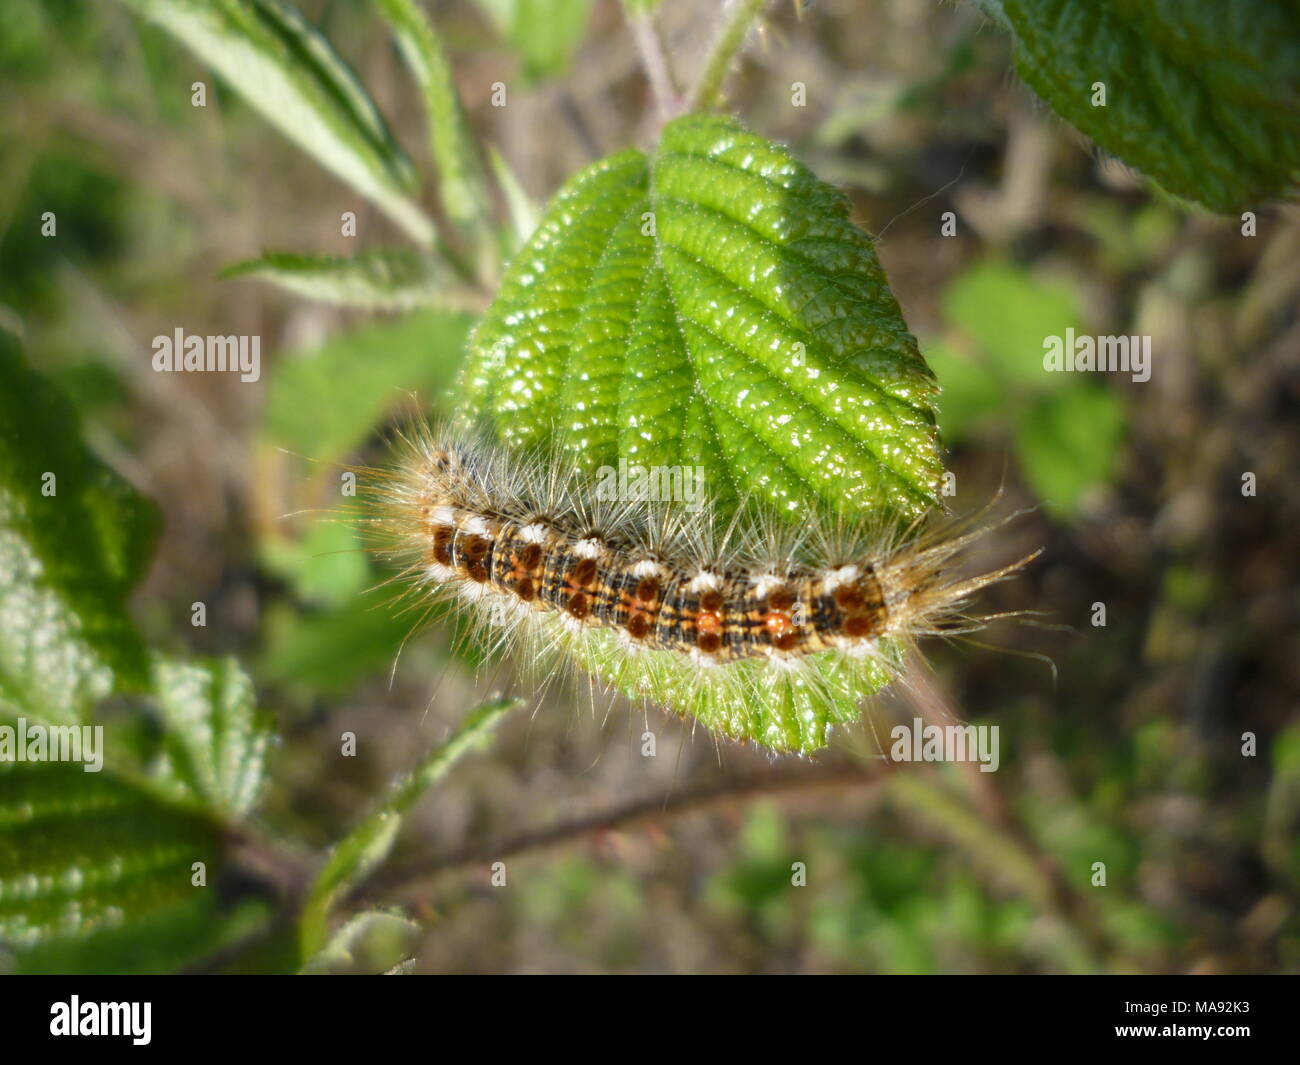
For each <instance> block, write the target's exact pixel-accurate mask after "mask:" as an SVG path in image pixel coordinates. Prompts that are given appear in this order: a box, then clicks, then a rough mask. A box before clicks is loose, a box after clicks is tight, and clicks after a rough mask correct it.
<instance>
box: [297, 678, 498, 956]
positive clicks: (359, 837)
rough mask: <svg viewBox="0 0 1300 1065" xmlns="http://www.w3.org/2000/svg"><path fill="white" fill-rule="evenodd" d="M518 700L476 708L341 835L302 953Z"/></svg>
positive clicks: (316, 943) (308, 913)
mask: <svg viewBox="0 0 1300 1065" xmlns="http://www.w3.org/2000/svg"><path fill="white" fill-rule="evenodd" d="M521 703H522V700H520V699H506V698H498V699H494V700H493V701H491V702H488V703H485V704H483V705H482V706H480V707H478V708H477V709H475V710H472V711H471V712H470V713H469V714H468V715H467V716H466V718H465V720H464V721H463V722H462V723H461V724H460V726H459V727H458V728H457V729H456V731H455V732H454V733H453V734H452V736H451V738H450V739H448V740H447V742H446V743H444V744H442V745H441V746H439V747H436V748H435V749H434V750H433V751H432V752H431V753H429V754H428V755H426V756H425V757H424V758H423V759H422V760H421V761H420V764H419V765H417V766H416V767H415V769H414V770H412V771H411V772H410V773H409V774H407V775H406V776H405V777H403V778H402V779H401V780H399V781H397V782H396V783H395V784H394V785H393V787H392V788H391V789H390V790H389V794H388V798H387V799H385V800H384V802H383V804H382V805H381V806H380V807H379V808H378V809H376V810H375V811H373V812H372V813H371V814H369V815H368V816H367V817H366V818H365V819H364V820H362V821H361V823H360V824H358V825H357V826H356V827H355V828H353V829H352V831H350V832H349V833H348V834H347V835H346V836H344V837H343V839H341V840H340V841H339V842H338V844H337V845H336V846H335V847H334V850H333V851H332V852H331V853H330V856H329V859H328V860H327V861H326V862H325V866H324V868H322V869H321V871H320V873H319V875H318V876H317V878H316V882H315V884H314V885H313V886H312V890H311V893H310V895H309V896H308V900H307V904H306V906H305V907H304V908H303V917H302V925H301V929H302V935H301V941H302V953H303V956H304V957H312V956H313V955H315V954H316V953H317V952H318V951H319V950H320V949H321V948H322V946H323V945H324V944H325V940H326V934H327V931H328V927H329V918H330V912H331V910H332V908H333V906H334V904H335V903H336V902H337V901H338V900H339V899H340V898H341V897H342V896H343V895H344V894H345V893H346V892H347V891H348V889H349V888H351V887H352V886H353V885H354V884H356V883H358V882H359V881H360V880H361V878H362V877H364V876H365V875H366V874H367V873H368V872H370V870H372V869H374V868H375V867H376V866H377V865H378V864H379V863H380V862H382V861H383V860H384V858H385V857H386V856H387V854H388V851H389V850H390V849H391V847H392V845H393V840H394V839H396V838H397V831H398V829H399V828H401V825H402V818H403V816H405V814H406V813H407V811H409V810H410V809H411V807H412V806H414V805H415V804H416V802H418V801H419V800H420V798H421V797H422V796H423V795H424V794H425V793H426V792H427V791H428V790H429V789H430V788H431V787H433V785H434V784H436V783H437V782H438V781H440V780H441V779H442V778H443V777H444V776H446V774H447V772H448V771H449V770H450V769H451V767H452V766H454V765H455V764H456V763H457V762H459V761H460V760H461V759H462V758H463V757H464V756H465V755H466V754H468V753H469V752H470V751H472V750H474V749H476V748H479V747H481V746H483V744H484V743H486V742H487V740H488V738H489V737H490V736H491V735H492V732H493V731H494V730H495V729H496V727H497V725H499V724H500V723H501V721H502V719H503V718H504V717H505V716H506V714H508V713H509V712H510V711H511V710H514V709H516V708H517V707H518V706H520V705H521Z"/></svg>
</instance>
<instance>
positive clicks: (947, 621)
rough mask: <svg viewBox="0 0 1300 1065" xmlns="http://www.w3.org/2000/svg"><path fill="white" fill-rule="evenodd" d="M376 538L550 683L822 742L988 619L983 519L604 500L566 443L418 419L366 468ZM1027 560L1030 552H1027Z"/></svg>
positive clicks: (407, 578) (734, 729)
mask: <svg viewBox="0 0 1300 1065" xmlns="http://www.w3.org/2000/svg"><path fill="white" fill-rule="evenodd" d="M360 473H361V481H360V484H361V485H364V486H365V488H366V491H365V493H364V497H365V498H363V506H365V507H366V511H365V517H364V519H363V520H364V522H365V525H366V527H367V528H368V529H369V532H370V534H371V535H370V536H369V538H368V539H369V540H370V541H371V547H372V549H373V550H375V551H377V552H378V553H379V554H380V555H382V556H384V557H385V558H387V559H388V560H389V562H390V563H391V564H392V565H393V566H394V568H395V576H394V578H393V579H394V580H395V581H396V582H397V583H399V584H400V585H401V586H403V587H404V589H405V594H406V595H407V596H410V597H413V599H414V601H415V605H417V606H422V605H426V604H427V605H432V604H434V603H437V602H439V601H443V600H453V601H456V602H458V603H460V604H462V605H464V606H465V607H467V608H468V609H469V610H470V611H471V612H472V615H473V617H474V618H475V619H476V620H477V622H478V623H479V625H480V627H481V630H482V635H483V636H484V637H485V638H486V640H487V642H488V643H489V644H495V645H496V646H497V647H498V648H505V649H514V650H517V651H518V652H519V653H520V654H521V655H522V657H523V658H524V660H525V661H527V662H528V663H530V664H532V665H533V666H534V667H535V668H536V669H537V670H538V672H539V674H540V675H541V676H542V677H543V678H546V677H550V676H552V675H554V674H556V673H558V672H562V671H563V670H564V669H565V668H568V667H576V668H578V669H581V670H584V671H585V672H587V673H588V674H590V675H591V676H592V677H593V678H594V679H595V680H596V681H597V682H598V683H600V684H602V685H603V686H605V687H607V688H609V689H613V690H616V691H619V692H621V693H623V694H624V695H626V696H628V697H629V698H631V699H633V700H636V701H643V702H646V703H656V704H659V705H661V706H663V707H664V708H666V709H668V710H670V711H672V712H676V713H679V714H690V715H692V716H694V717H695V718H696V719H698V720H699V721H700V722H701V723H702V724H704V725H705V726H707V727H708V728H710V729H712V730H714V731H715V732H718V733H720V734H722V735H725V736H728V737H731V738H734V739H746V740H753V741H755V742H758V743H760V744H762V745H763V746H766V747H768V748H770V749H772V750H774V751H798V752H803V753H807V752H811V751H814V750H816V749H818V748H820V747H823V746H825V745H826V743H827V742H828V740H829V735H830V731H831V729H832V728H833V727H834V725H836V724H837V723H845V722H848V721H851V720H855V719H856V718H857V717H858V716H859V715H860V712H861V710H860V704H861V702H862V700H863V699H864V698H865V697H866V696H869V695H871V694H873V693H875V692H876V691H878V690H879V689H880V688H882V687H884V686H885V685H886V684H887V683H889V682H890V680H891V679H892V678H894V677H895V676H896V675H897V674H898V672H899V669H900V667H901V662H902V650H903V648H904V647H906V646H907V645H908V644H909V643H910V642H912V641H914V640H917V639H918V638H922V637H927V636H951V635H955V634H959V633H963V632H969V631H973V630H974V629H976V628H978V627H980V626H981V625H982V624H983V620H984V619H981V618H979V617H976V616H972V615H970V614H969V613H967V612H966V604H967V602H968V600H969V598H970V597H971V595H972V594H973V593H975V592H976V591H978V590H979V589H980V588H982V587H984V586H986V585H988V584H991V583H993V582H994V581H998V580H1001V579H1003V578H1004V577H1006V576H1007V575H1009V574H1010V573H1012V572H1013V571H1015V570H1016V569H1017V568H1019V566H1021V565H1023V563H1024V562H1026V561H1028V560H1027V559H1025V560H1021V561H1020V562H1017V563H1014V564H1012V565H1010V566H1006V567H1003V568H1001V569H997V570H995V571H992V572H988V573H983V574H980V575H977V576H974V577H962V576H958V575H956V574H955V572H954V571H953V567H952V563H953V562H954V559H955V558H956V556H958V554H959V553H960V552H961V551H962V549H963V548H964V547H966V545H967V544H969V543H970V542H971V541H972V540H974V539H975V538H976V537H978V536H980V535H981V534H982V533H983V532H984V531H985V530H984V529H981V528H975V527H968V526H963V524H962V523H956V524H939V525H934V526H931V527H929V528H926V529H919V530H918V529H913V530H910V531H909V532H904V533H899V532H896V531H891V530H890V529H889V528H887V527H882V526H880V525H878V524H877V525H875V526H873V525H872V523H870V522H869V521H862V520H858V521H854V520H851V519H846V518H844V517H842V516H834V517H831V518H827V517H826V516H825V515H823V514H821V513H820V512H816V511H810V513H809V514H808V515H807V516H806V517H805V520H802V521H800V522H798V523H794V524H792V523H791V522H790V521H789V520H788V518H787V519H778V518H777V517H776V516H775V515H773V514H770V513H767V512H765V511H764V510H763V509H762V508H761V507H741V508H740V509H739V510H737V511H736V512H735V515H734V516H733V517H732V518H731V519H730V520H729V521H726V522H723V523H721V524H719V522H718V520H717V515H715V513H714V508H713V507H712V506H709V505H704V506H699V507H692V506H690V505H686V504H683V503H680V502H653V501H649V500H644V499H640V498H625V499H608V498H602V496H601V495H600V493H598V492H595V491H594V490H593V480H592V479H591V478H589V477H588V476H587V475H586V474H585V473H584V472H583V471H582V469H581V468H580V467H579V466H577V465H574V464H573V462H572V460H571V459H570V458H567V457H566V456H565V455H563V454H561V453H559V452H556V451H547V450H534V451H525V452H519V451H507V450H504V449H502V448H500V447H497V446H494V445H492V444H490V443H487V442H485V441H483V440H479V439H474V438H465V437H463V436H459V435H457V434H453V433H449V432H447V431H445V430H443V429H439V428H433V427H428V426H423V425H416V426H414V427H412V428H408V429H406V430H403V431H402V432H400V433H399V434H398V437H397V441H396V447H395V452H394V457H393V462H392V464H391V466H389V467H388V468H385V469H364V468H363V469H362V470H361V471H360ZM1031 557H1032V556H1031Z"/></svg>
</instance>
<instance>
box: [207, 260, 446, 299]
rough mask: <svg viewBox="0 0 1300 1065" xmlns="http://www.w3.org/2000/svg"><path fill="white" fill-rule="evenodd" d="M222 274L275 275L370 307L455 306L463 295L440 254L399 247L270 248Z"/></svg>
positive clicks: (289, 285) (306, 290)
mask: <svg viewBox="0 0 1300 1065" xmlns="http://www.w3.org/2000/svg"><path fill="white" fill-rule="evenodd" d="M221 276H222V277H225V278H235V277H248V278H255V279H257V280H260V281H269V282H270V283H271V284H273V285H277V286H278V287H280V288H282V289H285V290H286V291H288V292H292V293H293V294H294V295H297V296H303V297H305V298H306V299H309V300H316V301H317V302H319V303H333V304H338V305H340V306H345V307H364V308H365V309H367V310H378V311H403V310H413V309H415V308H417V307H432V306H441V307H447V308H452V307H455V306H456V301H457V288H456V285H457V282H456V281H455V280H454V279H453V278H452V277H451V275H450V274H449V272H448V271H447V270H446V269H444V268H443V267H442V265H441V264H440V263H439V261H438V260H436V259H433V258H430V257H429V256H426V255H421V254H420V253H418V252H413V251H406V250H404V249H399V248H386V249H383V250H381V251H371V252H363V253H362V254H360V255H354V256H352V257H350V258H343V257H336V256H324V257H319V256H310V255H296V254H294V253H293V252H267V253H266V254H265V255H263V256H262V257H261V258H260V259H250V260H249V261H247V262H242V263H237V264H236V265H234V266H231V267H228V268H227V269H226V270H223V271H222V275H221Z"/></svg>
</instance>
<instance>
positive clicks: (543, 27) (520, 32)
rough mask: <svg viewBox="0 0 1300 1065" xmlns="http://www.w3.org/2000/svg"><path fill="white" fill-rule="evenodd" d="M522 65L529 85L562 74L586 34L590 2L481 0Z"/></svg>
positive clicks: (568, 0)
mask: <svg viewBox="0 0 1300 1065" xmlns="http://www.w3.org/2000/svg"><path fill="white" fill-rule="evenodd" d="M478 4H479V7H481V8H482V9H483V10H484V11H486V12H487V13H488V15H489V16H490V17H491V19H492V21H493V22H494V23H496V27H497V30H498V31H499V32H500V34H501V36H503V37H504V38H505V39H506V40H507V41H509V42H510V45H511V47H512V48H514V50H515V52H516V54H517V55H518V56H519V58H520V60H521V61H522V62H523V66H524V77H525V78H527V79H528V80H529V81H540V80H541V79H543V78H550V77H554V76H555V75H557V74H562V73H563V72H564V71H565V69H567V67H568V65H569V61H570V59H571V58H572V57H573V53H574V52H575V51H576V50H577V48H578V45H580V44H581V43H582V38H583V36H584V34H585V33H586V30H587V16H588V14H589V13H590V11H591V0H563V3H556V2H555V0H478Z"/></svg>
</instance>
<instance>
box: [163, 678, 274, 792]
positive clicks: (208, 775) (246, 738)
mask: <svg viewBox="0 0 1300 1065" xmlns="http://www.w3.org/2000/svg"><path fill="white" fill-rule="evenodd" d="M153 677H154V691H155V693H156V699H157V701H158V703H159V706H160V708H161V711H162V719H163V724H164V726H165V728H166V733H165V739H164V749H165V756H164V758H163V761H162V766H161V777H162V779H163V780H164V781H167V782H170V783H173V784H175V785H176V786H178V787H179V788H180V789H181V791H182V792H183V793H185V794H187V795H189V796H190V797H192V798H194V799H196V800H198V801H199V802H201V803H202V804H203V805H204V806H205V807H207V808H208V809H211V810H214V811H216V812H218V813H220V814H222V815H224V816H226V817H231V818H237V817H240V816H242V815H244V814H246V813H248V812H249V811H250V810H251V809H252V808H253V804H254V803H255V802H256V800H257V795H258V792H259V790H260V789H261V784H262V769H263V762H264V760H265V757H266V749H267V746H268V744H269V743H270V740H271V733H270V729H269V727H268V722H267V719H266V717H265V716H264V715H261V714H259V713H258V712H257V703H256V699H255V697H254V695H253V685H252V682H251V681H250V680H249V679H248V676H247V674H245V673H244V671H243V670H242V669H240V668H239V664H238V663H237V662H235V661H234V659H229V658H227V659H222V660H221V661H218V662H211V663H199V662H180V661H176V660H174V659H168V658H161V657H160V658H157V659H156V660H155V662H154V667H153Z"/></svg>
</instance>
